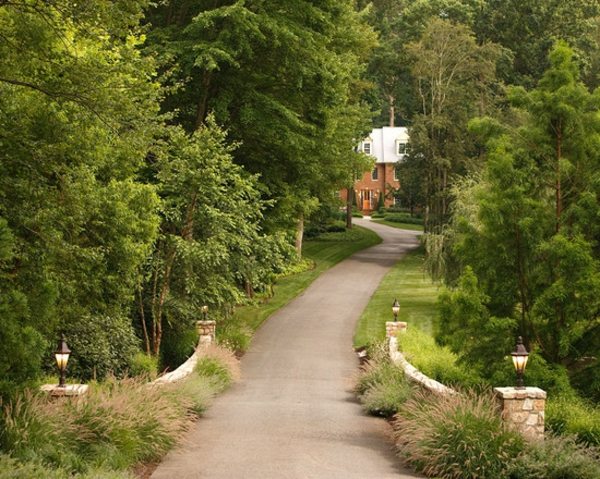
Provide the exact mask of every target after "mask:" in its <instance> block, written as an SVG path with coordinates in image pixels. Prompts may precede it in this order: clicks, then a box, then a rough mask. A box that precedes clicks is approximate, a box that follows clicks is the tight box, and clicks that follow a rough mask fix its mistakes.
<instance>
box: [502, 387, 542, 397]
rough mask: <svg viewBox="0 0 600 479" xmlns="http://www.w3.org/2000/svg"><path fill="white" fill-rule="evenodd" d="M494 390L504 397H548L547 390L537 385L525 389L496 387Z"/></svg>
mask: <svg viewBox="0 0 600 479" xmlns="http://www.w3.org/2000/svg"><path fill="white" fill-rule="evenodd" d="M494 392H495V393H496V395H497V396H499V397H500V398H502V399H546V391H544V390H543V389H540V388H535V387H528V388H524V389H517V388H515V387H503V388H494Z"/></svg>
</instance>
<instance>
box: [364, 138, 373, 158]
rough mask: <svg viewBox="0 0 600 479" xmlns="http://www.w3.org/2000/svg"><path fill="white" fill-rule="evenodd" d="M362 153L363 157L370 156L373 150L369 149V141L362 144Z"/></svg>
mask: <svg viewBox="0 0 600 479" xmlns="http://www.w3.org/2000/svg"><path fill="white" fill-rule="evenodd" d="M362 151H363V153H364V154H365V155H370V154H371V152H372V151H373V149H372V148H371V142H370V141H363V144H362Z"/></svg>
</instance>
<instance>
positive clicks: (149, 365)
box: [129, 352, 158, 380]
mask: <svg viewBox="0 0 600 479" xmlns="http://www.w3.org/2000/svg"><path fill="white" fill-rule="evenodd" d="M157 373H158V359H157V358H156V357H154V356H150V355H148V354H145V353H142V352H139V353H137V354H136V355H135V356H134V357H133V359H132V361H131V365H130V366H129V375H130V376H132V377H138V376H142V377H144V378H146V379H148V380H151V379H154V378H156V375H157Z"/></svg>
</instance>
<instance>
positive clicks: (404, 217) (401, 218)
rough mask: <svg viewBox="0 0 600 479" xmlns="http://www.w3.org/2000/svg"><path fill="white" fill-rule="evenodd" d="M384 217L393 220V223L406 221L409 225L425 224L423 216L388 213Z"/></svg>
mask: <svg viewBox="0 0 600 479" xmlns="http://www.w3.org/2000/svg"><path fill="white" fill-rule="evenodd" d="M384 218H385V220H386V221H391V222H392V223H405V224H408V225H422V224H423V220H422V219H421V218H415V217H414V216H410V215H408V214H404V213H387V214H386V215H385V216H384Z"/></svg>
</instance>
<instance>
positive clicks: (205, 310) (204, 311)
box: [202, 304, 208, 321]
mask: <svg viewBox="0 0 600 479" xmlns="http://www.w3.org/2000/svg"><path fill="white" fill-rule="evenodd" d="M207 318H208V305H206V304H205V305H204V306H202V319H204V321H206V319H207Z"/></svg>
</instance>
